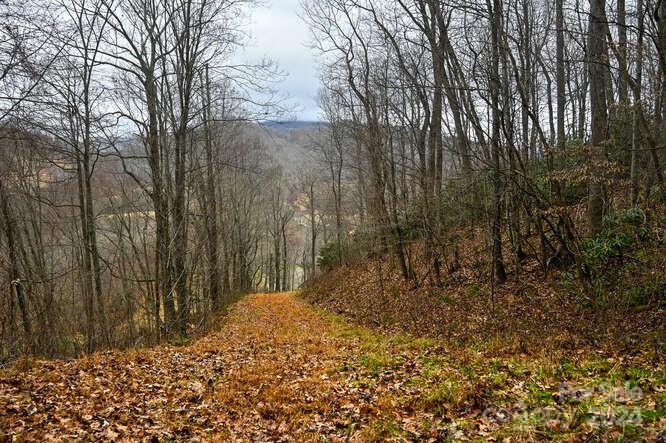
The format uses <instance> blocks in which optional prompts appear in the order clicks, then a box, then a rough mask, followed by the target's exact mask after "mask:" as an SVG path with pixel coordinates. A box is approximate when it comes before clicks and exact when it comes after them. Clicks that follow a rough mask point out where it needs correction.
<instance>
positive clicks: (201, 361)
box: [0, 294, 377, 440]
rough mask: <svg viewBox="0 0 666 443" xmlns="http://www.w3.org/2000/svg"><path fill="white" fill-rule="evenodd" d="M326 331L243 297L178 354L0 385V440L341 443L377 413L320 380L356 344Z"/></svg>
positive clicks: (319, 323) (281, 308)
mask: <svg viewBox="0 0 666 443" xmlns="http://www.w3.org/2000/svg"><path fill="white" fill-rule="evenodd" d="M332 332H333V326H332V324H331V322H329V321H326V320H324V319H322V317H321V316H319V315H317V314H316V313H315V312H314V311H313V310H312V309H311V308H310V307H308V306H306V305H305V304H304V303H303V302H301V301H299V300H297V299H296V297H295V296H294V295H293V294H271V295H252V296H249V297H246V298H245V299H244V300H242V301H241V302H239V303H237V304H236V305H235V307H234V308H233V309H232V311H231V313H230V315H229V317H228V319H227V320H226V322H225V325H224V326H223V328H222V329H221V331H219V332H217V333H214V334H211V335H209V336H207V337H205V338H203V339H200V340H198V341H197V342H195V343H194V344H192V345H189V346H185V347H172V346H164V347H160V348H156V349H151V350H144V351H133V352H112V353H101V354H96V355H93V356H91V357H88V358H84V359H80V360H75V361H72V362H48V361H40V362H36V363H35V364H34V367H32V368H31V369H30V370H29V371H28V372H26V373H19V372H18V371H14V372H12V373H5V374H2V378H0V429H2V430H4V432H5V433H6V434H10V435H14V436H21V437H25V438H29V439H32V438H35V439H40V440H41V439H48V438H50V437H64V438H74V439H89V438H95V439H97V438H116V439H117V438H120V439H122V438H130V439H135V438H136V439H140V438H150V437H158V438H159V439H160V440H161V439H163V438H169V437H174V438H191V437H195V436H199V437H201V438H203V439H219V440H227V439H242V440H247V439H252V440H279V439H280V438H281V437H282V436H284V437H285V439H286V436H291V437H292V438H298V439H315V438H318V437H321V436H329V437H331V436H334V435H335V434H340V435H341V436H344V435H345V434H348V432H347V431H348V430H347V429H345V428H346V427H347V425H353V424H354V423H358V422H360V421H363V420H366V421H367V420H368V419H369V418H370V417H372V416H374V415H376V413H377V410H376V406H374V405H373V404H372V402H371V401H370V398H368V397H367V394H366V393H363V392H362V391H361V390H360V389H358V388H354V387H351V386H348V385H346V384H344V383H343V382H344V380H340V377H332V376H331V375H332V373H333V372H335V369H336V367H338V366H340V365H341V364H342V363H343V362H344V361H345V359H346V358H347V357H348V356H349V355H350V353H354V352H355V351H356V350H357V347H358V344H359V340H358V339H355V338H351V337H348V338H341V337H335V336H334V334H332ZM350 402H353V404H351V403H350ZM360 415H363V416H364V419H363V420H361V418H360ZM0 440H1V438H0Z"/></svg>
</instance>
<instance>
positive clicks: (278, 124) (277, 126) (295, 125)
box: [261, 120, 326, 133]
mask: <svg viewBox="0 0 666 443" xmlns="http://www.w3.org/2000/svg"><path fill="white" fill-rule="evenodd" d="M261 125H262V126H264V127H267V128H270V129H272V130H274V131H278V132H281V133H288V132H289V131H292V130H301V129H313V128H318V127H320V126H325V125H326V122H323V121H308V120H283V121H281V120H266V121H264V122H261Z"/></svg>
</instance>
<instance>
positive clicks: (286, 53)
mask: <svg viewBox="0 0 666 443" xmlns="http://www.w3.org/2000/svg"><path fill="white" fill-rule="evenodd" d="M298 15H299V0H267V1H266V4H265V6H261V7H258V8H256V9H254V11H253V12H252V18H251V23H250V30H251V33H252V44H251V45H250V46H249V47H248V48H247V49H246V51H245V56H246V57H249V59H250V60H258V59H260V58H262V57H263V56H266V57H268V58H270V59H272V60H274V61H275V62H277V64H278V65H279V66H280V68H281V69H282V70H283V71H285V73H286V75H287V77H286V78H285V79H284V81H283V82H282V83H281V84H280V85H279V89H280V91H282V92H283V93H285V94H287V95H288V96H290V97H291V103H292V104H293V105H295V106H296V107H297V108H298V109H297V110H296V112H295V117H296V118H297V119H298V120H309V121H311V120H319V119H320V116H319V108H318V107H317V92H318V90H319V77H318V71H317V65H316V62H315V60H314V57H313V54H312V51H311V50H310V48H308V46H307V44H308V41H309V38H310V34H309V30H308V27H307V25H306V24H305V23H303V21H302V20H301V19H300V18H299V16H298Z"/></svg>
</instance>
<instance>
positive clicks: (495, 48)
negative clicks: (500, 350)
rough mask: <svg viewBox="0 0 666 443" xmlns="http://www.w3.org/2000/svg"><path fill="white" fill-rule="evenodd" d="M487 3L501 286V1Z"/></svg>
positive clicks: (496, 268) (495, 243)
mask: <svg viewBox="0 0 666 443" xmlns="http://www.w3.org/2000/svg"><path fill="white" fill-rule="evenodd" d="M489 1H490V0H488V10H489V12H490V25H491V31H490V32H491V35H492V37H491V38H492V48H491V51H492V54H491V59H492V60H491V71H490V101H491V108H492V109H491V112H492V134H491V156H492V186H493V191H492V200H493V201H492V211H493V221H492V223H493V224H492V261H493V276H494V279H495V280H496V281H497V282H499V283H503V282H504V281H505V280H506V270H505V268H504V259H503V257H502V179H501V171H500V149H501V147H500V124H501V117H500V109H499V94H500V78H499V60H500V53H499V33H500V32H501V30H502V26H501V21H500V20H501V11H502V6H501V1H500V0H493V4H492V7H491V6H490V3H489Z"/></svg>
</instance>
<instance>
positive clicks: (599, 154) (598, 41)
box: [587, 0, 608, 235]
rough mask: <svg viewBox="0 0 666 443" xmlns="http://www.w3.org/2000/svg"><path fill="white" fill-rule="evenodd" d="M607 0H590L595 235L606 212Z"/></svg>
mask: <svg viewBox="0 0 666 443" xmlns="http://www.w3.org/2000/svg"><path fill="white" fill-rule="evenodd" d="M605 8H606V1H605V0H591V1H590V21H589V28H588V49H587V57H588V59H587V64H588V72H589V76H590V106H591V114H592V137H591V140H590V153H589V162H588V165H589V170H588V175H589V190H588V203H587V212H588V218H589V225H590V231H591V234H592V235H596V234H598V233H599V232H600V231H601V229H602V227H603V226H602V219H603V214H604V202H603V187H602V176H603V171H602V167H601V165H600V163H601V162H602V161H603V159H604V144H605V143H606V140H607V138H608V99H607V97H606V92H607V89H606V84H605V78H606V77H605V76H606V71H607V62H608V58H607V52H606V51H607V46H606V32H605V31H606V26H607V25H606V22H605Z"/></svg>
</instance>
